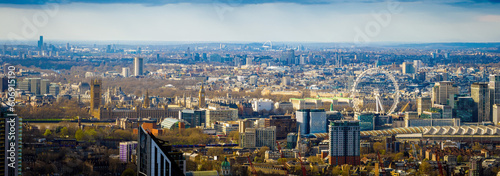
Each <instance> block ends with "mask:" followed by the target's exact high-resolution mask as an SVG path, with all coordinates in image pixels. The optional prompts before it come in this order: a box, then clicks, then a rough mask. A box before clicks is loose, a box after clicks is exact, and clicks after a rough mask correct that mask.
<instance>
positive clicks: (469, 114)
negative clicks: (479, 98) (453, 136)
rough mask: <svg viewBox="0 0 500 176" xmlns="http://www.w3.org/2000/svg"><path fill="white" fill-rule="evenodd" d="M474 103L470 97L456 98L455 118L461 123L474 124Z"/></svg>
mask: <svg viewBox="0 0 500 176" xmlns="http://www.w3.org/2000/svg"><path fill="white" fill-rule="evenodd" d="M476 108H477V107H476V103H475V102H474V99H472V97H458V100H457V106H456V107H455V111H456V113H455V117H456V118H459V119H460V121H461V122H474V121H475V120H477V119H474V117H475V115H474V113H475V112H476Z"/></svg>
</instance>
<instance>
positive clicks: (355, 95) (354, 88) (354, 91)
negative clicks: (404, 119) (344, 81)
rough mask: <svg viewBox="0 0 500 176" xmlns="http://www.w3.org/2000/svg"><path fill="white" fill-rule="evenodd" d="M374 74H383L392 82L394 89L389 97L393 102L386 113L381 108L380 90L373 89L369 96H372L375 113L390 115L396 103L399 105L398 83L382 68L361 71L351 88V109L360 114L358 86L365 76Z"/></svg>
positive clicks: (387, 86) (359, 91)
mask: <svg viewBox="0 0 500 176" xmlns="http://www.w3.org/2000/svg"><path fill="white" fill-rule="evenodd" d="M374 74H384V75H385V76H387V77H388V78H389V80H390V81H391V82H392V84H393V85H392V87H394V91H393V93H392V94H393V95H392V96H391V97H392V98H393V99H394V102H393V104H392V105H391V108H390V109H389V110H388V111H385V109H384V107H383V106H382V105H383V103H382V101H383V100H382V99H381V95H382V93H381V92H380V91H381V90H380V89H373V90H372V92H370V94H372V96H374V97H375V106H376V112H377V113H380V114H385V115H389V114H392V113H393V112H394V111H395V110H396V108H397V106H398V103H399V98H400V96H401V95H400V92H399V85H398V82H397V81H396V78H395V77H394V75H392V74H391V73H389V72H388V71H386V70H384V69H382V68H379V67H374V68H370V69H367V70H365V71H363V72H362V73H361V74H360V75H359V76H358V77H357V78H356V80H355V81H354V84H353V86H352V89H351V96H350V97H351V98H352V100H353V102H352V107H353V109H354V111H355V112H361V110H362V109H361V107H360V103H361V102H360V96H361V90H360V86H359V84H360V82H361V81H362V79H363V78H364V77H365V76H368V75H374ZM389 87H390V85H386V86H385V88H389ZM385 88H384V89H385Z"/></svg>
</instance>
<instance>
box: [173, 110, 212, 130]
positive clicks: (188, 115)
mask: <svg viewBox="0 0 500 176" xmlns="http://www.w3.org/2000/svg"><path fill="white" fill-rule="evenodd" d="M205 118H206V116H205V110H191V109H184V110H181V111H179V119H182V120H184V121H186V122H189V123H190V124H191V128H195V127H197V126H202V127H204V125H205Z"/></svg>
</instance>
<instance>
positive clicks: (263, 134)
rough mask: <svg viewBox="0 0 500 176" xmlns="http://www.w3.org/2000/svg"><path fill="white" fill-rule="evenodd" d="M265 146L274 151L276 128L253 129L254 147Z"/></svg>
mask: <svg viewBox="0 0 500 176" xmlns="http://www.w3.org/2000/svg"><path fill="white" fill-rule="evenodd" d="M263 146H267V147H269V149H271V150H274V149H275V146H276V127H275V126H271V127H265V128H256V129H255V147H263Z"/></svg>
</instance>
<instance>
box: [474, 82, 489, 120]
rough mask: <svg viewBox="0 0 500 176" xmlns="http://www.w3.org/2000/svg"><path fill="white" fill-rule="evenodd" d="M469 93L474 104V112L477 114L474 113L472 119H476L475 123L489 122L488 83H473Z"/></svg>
mask: <svg viewBox="0 0 500 176" xmlns="http://www.w3.org/2000/svg"><path fill="white" fill-rule="evenodd" d="M470 91H471V97H472V99H474V103H475V104H476V106H475V107H476V109H475V110H476V112H477V113H474V115H475V116H474V119H475V120H476V119H477V122H485V121H491V118H490V94H489V91H488V83H473V84H472V85H471V89H470Z"/></svg>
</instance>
